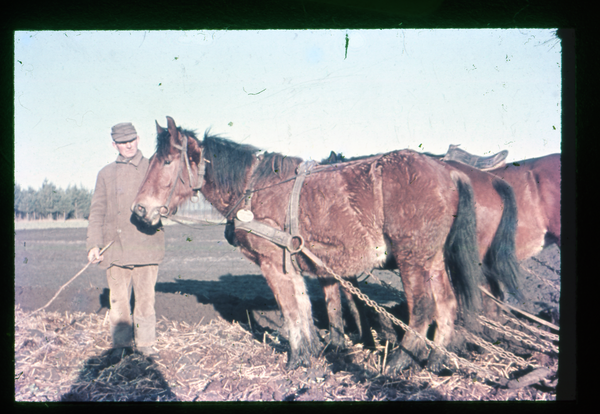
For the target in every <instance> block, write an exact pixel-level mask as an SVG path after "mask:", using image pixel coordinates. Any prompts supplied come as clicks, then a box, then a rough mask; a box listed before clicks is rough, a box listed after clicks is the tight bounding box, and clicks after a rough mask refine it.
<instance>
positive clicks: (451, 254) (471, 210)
mask: <svg viewBox="0 0 600 414" xmlns="http://www.w3.org/2000/svg"><path fill="white" fill-rule="evenodd" d="M461 175H462V174H460V175H459V174H457V173H452V179H453V180H454V183H455V185H456V187H457V189H458V209H457V213H456V218H455V219H454V223H453V224H452V228H451V229H450V233H449V234H448V238H447V239H446V244H445V246H444V259H445V261H446V270H447V272H448V275H449V277H450V279H451V280H452V284H453V286H454V291H455V293H456V296H457V299H458V303H459V309H460V313H461V314H462V318H463V321H464V322H465V324H467V325H470V326H471V328H475V325H474V324H477V322H476V317H477V314H479V313H481V312H482V308H483V307H482V299H481V291H480V290H479V288H478V286H479V285H480V284H482V283H484V282H485V276H484V273H483V269H482V265H481V263H480V262H479V247H478V243H477V220H476V218H475V201H474V198H475V197H474V194H473V187H471V184H470V182H469V181H468V179H467V180H465V179H464V178H462V177H461Z"/></svg>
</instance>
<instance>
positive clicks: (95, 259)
mask: <svg viewBox="0 0 600 414" xmlns="http://www.w3.org/2000/svg"><path fill="white" fill-rule="evenodd" d="M102 260H104V256H100V248H99V247H93V248H91V249H90V251H89V252H88V261H90V262H92V263H100V262H101V261H102Z"/></svg>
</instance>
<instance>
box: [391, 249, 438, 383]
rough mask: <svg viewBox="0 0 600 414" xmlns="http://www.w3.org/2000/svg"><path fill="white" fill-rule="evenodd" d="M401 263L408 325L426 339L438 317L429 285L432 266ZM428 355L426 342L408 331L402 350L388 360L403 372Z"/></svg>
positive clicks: (393, 366) (404, 261) (393, 353)
mask: <svg viewBox="0 0 600 414" xmlns="http://www.w3.org/2000/svg"><path fill="white" fill-rule="evenodd" d="M396 257H398V256H396ZM399 262H400V272H401V274H402V284H403V285H404V292H405V293H406V301H407V304H408V314H409V324H408V326H409V327H410V328H412V329H413V331H415V332H417V333H419V334H420V335H421V336H423V337H425V336H426V335H427V330H428V329H429V327H430V325H431V323H432V322H433V320H434V317H435V314H436V305H435V300H434V297H433V295H432V292H431V288H430V284H429V279H430V278H431V272H430V269H428V268H430V263H427V264H426V265H422V264H413V263H409V262H408V260H400V261H399ZM427 354H428V351H427V346H426V345H425V343H424V342H423V341H422V340H421V339H419V338H418V337H417V336H416V335H415V334H413V333H412V332H411V331H407V332H406V333H405V334H404V337H403V338H402V342H401V343H400V348H399V349H397V350H395V351H394V352H392V354H391V356H390V358H389V360H388V361H389V366H390V367H392V368H393V369H395V370H397V371H398V372H400V371H402V370H404V369H405V368H408V367H409V366H410V365H413V364H414V363H415V362H417V363H421V361H422V360H424V359H425V358H426V357H427Z"/></svg>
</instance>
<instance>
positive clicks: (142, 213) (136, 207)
mask: <svg viewBox="0 0 600 414" xmlns="http://www.w3.org/2000/svg"><path fill="white" fill-rule="evenodd" d="M163 209H164V206H163V207H158V208H152V209H150V211H148V208H146V207H145V206H143V205H142V204H140V203H138V204H133V205H132V206H131V212H132V213H133V214H135V215H136V216H137V217H138V218H139V219H140V220H142V221H143V222H144V223H146V224H149V225H152V226H155V225H157V224H158V222H159V221H160V218H161V216H162V214H161V211H162V210H163Z"/></svg>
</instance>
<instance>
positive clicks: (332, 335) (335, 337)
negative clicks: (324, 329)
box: [329, 328, 346, 349]
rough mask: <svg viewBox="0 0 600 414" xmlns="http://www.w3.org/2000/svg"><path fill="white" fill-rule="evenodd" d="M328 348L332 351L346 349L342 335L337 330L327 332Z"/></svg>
mask: <svg viewBox="0 0 600 414" xmlns="http://www.w3.org/2000/svg"><path fill="white" fill-rule="evenodd" d="M329 347H330V348H333V349H336V348H337V349H346V340H345V339H344V334H343V333H342V332H340V331H339V330H338V329H334V328H332V329H331V330H330V331H329Z"/></svg>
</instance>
